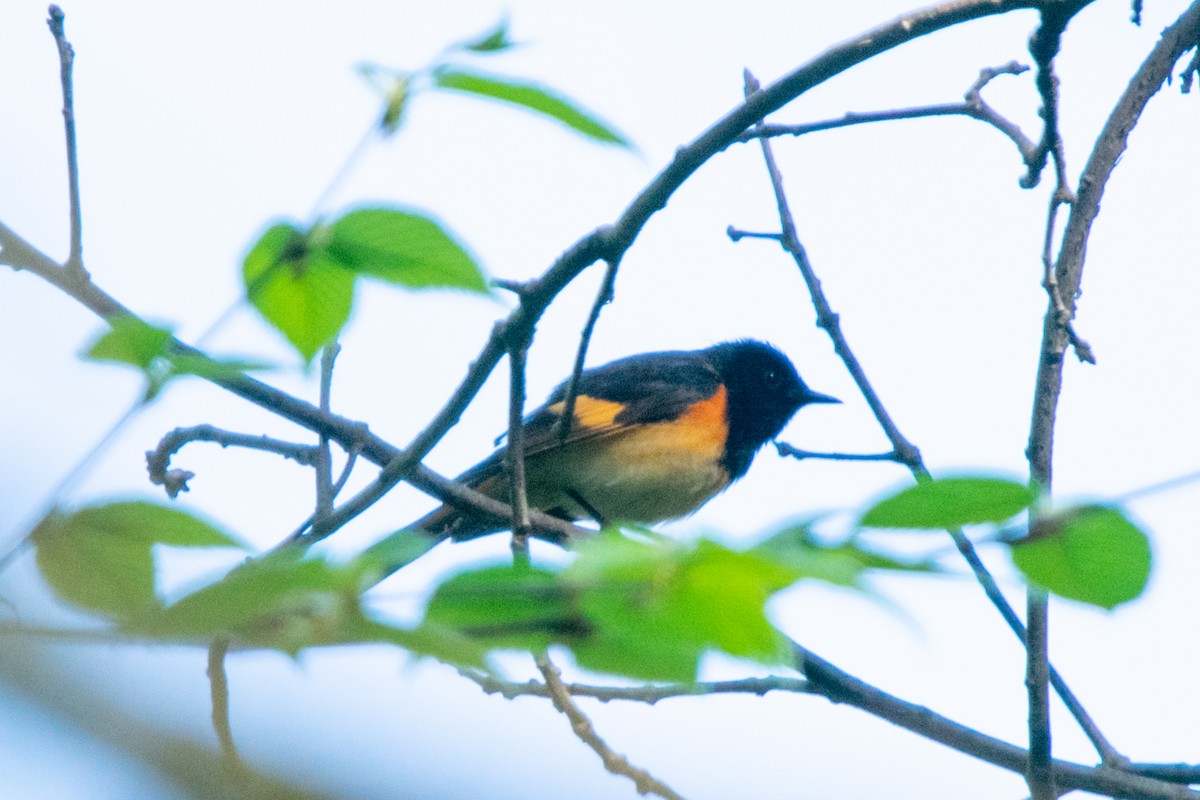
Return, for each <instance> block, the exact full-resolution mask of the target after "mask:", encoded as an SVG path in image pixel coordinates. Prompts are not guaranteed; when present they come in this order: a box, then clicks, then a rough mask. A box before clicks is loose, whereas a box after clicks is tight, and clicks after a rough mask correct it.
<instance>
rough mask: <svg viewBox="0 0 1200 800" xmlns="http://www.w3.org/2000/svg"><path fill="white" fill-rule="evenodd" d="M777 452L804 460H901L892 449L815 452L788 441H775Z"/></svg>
mask: <svg viewBox="0 0 1200 800" xmlns="http://www.w3.org/2000/svg"><path fill="white" fill-rule="evenodd" d="M775 452H777V453H779V455H781V456H784V457H790V458H794V459H796V460H798V461H803V460H804V459H806V458H822V459H826V460H828V461H897V462H898V461H899V460H900V456H899V454H898V453H897V452H896V451H895V450H892V451H890V452H887V453H814V452H813V451H812V450H801V449H800V448H798V447H792V446H791V445H790V444H788V443H787V442H775Z"/></svg>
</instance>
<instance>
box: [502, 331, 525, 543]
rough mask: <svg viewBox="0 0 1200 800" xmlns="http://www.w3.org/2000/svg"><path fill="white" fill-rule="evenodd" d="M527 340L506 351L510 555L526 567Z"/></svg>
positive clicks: (506, 456)
mask: <svg viewBox="0 0 1200 800" xmlns="http://www.w3.org/2000/svg"><path fill="white" fill-rule="evenodd" d="M528 350H529V340H528V339H523V340H521V341H519V342H513V343H512V344H511V345H510V347H509V351H508V374H509V395H508V447H507V448H506V449H505V458H506V461H507V462H508V464H507V466H508V482H509V492H510V495H511V498H510V499H511V500H512V552H513V561H514V562H515V563H516V564H524V565H525V566H528V565H529V497H528V495H527V494H526V487H525V355H526V353H527V352H528Z"/></svg>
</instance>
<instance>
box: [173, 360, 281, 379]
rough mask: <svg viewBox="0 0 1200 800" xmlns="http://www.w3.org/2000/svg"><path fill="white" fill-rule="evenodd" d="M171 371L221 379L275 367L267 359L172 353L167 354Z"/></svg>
mask: <svg viewBox="0 0 1200 800" xmlns="http://www.w3.org/2000/svg"><path fill="white" fill-rule="evenodd" d="M167 358H168V360H169V361H170V363H171V369H172V371H173V372H174V373H175V374H177V375H195V376H197V377H200V378H211V379H214V380H223V379H228V378H235V377H237V376H238V375H241V374H242V373H245V372H255V371H261V370H267V369H275V365H274V364H271V363H270V362H267V361H259V360H256V359H249V358H214V357H212V356H207V355H205V354H203V353H174V354H171V355H169V356H168V357H167Z"/></svg>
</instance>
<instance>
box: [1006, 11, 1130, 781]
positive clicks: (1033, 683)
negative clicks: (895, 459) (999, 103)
mask: <svg viewBox="0 0 1200 800" xmlns="http://www.w3.org/2000/svg"><path fill="white" fill-rule="evenodd" d="M1080 8H1082V6H1081V7H1080ZM1077 11H1078V9H1075V10H1074V11H1073V10H1071V9H1070V8H1062V9H1055V10H1053V11H1050V10H1047V9H1043V10H1042V12H1041V22H1040V24H1039V25H1038V27H1037V30H1035V31H1034V32H1033V35H1032V36H1031V37H1030V38H1029V52H1030V54H1031V55H1032V56H1033V60H1034V62H1035V64H1036V65H1037V72H1036V74H1035V76H1034V83H1035V85H1036V86H1037V89H1038V94H1040V95H1041V97H1042V107H1041V111H1040V114H1041V117H1042V138H1041V141H1040V142H1039V143H1038V147H1037V150H1036V153H1035V158H1034V159H1033V160H1032V161H1030V162H1029V171H1028V173H1026V175H1025V177H1024V178H1023V179H1022V181H1021V185H1022V186H1024V187H1026V188H1031V187H1033V186H1036V185H1037V184H1038V181H1039V180H1040V178H1041V172H1042V170H1043V169H1044V168H1045V166H1046V159H1047V157H1048V156H1053V160H1054V167H1055V179H1056V183H1055V190H1054V192H1053V193H1052V194H1051V197H1050V209H1049V212H1048V214H1047V221H1046V234H1045V245H1044V252H1043V257H1042V259H1043V264H1044V269H1045V270H1046V277H1045V278H1044V279H1043V286H1044V287H1045V289H1046V291H1047V293H1048V294H1049V295H1050V305H1051V307H1053V308H1055V309H1056V313H1057V314H1058V319H1059V322H1060V324H1062V325H1064V326H1067V325H1069V320H1070V314H1069V313H1068V312H1067V311H1066V304H1065V303H1064V302H1063V299H1062V296H1061V294H1060V291H1059V286H1058V282H1057V280H1056V278H1055V276H1054V273H1053V271H1052V270H1051V269H1050V266H1049V264H1050V259H1049V250H1050V241H1051V237H1053V235H1054V225H1055V219H1056V216H1057V212H1058V207H1059V206H1060V205H1063V204H1069V203H1071V202H1073V200H1074V197H1073V195H1072V194H1071V192H1070V189H1069V187H1068V182H1067V174H1066V155H1065V153H1064V149H1063V141H1062V135H1061V134H1060V132H1059V130H1058V84H1059V81H1058V75H1057V74H1055V71H1054V58H1055V57H1056V56H1057V55H1058V52H1059V49H1060V47H1061V45H1062V35H1063V32H1064V31H1065V30H1066V27H1067V24H1068V23H1069V22H1070V21H1071V18H1072V17H1073V16H1074V15H1075V13H1076V12H1077ZM1070 335H1071V338H1072V339H1076V340H1077V337H1075V335H1074V331H1073V330H1072V331H1071V334H1070ZM1076 353H1077V354H1079V358H1080V359H1081V360H1084V359H1085V356H1084V354H1085V353H1086V354H1087V356H1088V357H1090V358H1092V360H1093V361H1094V360H1095V358H1094V356H1092V355H1091V349H1090V348H1086V349H1085V348H1080V349H1078V350H1076ZM1042 477H1043V476H1041V475H1039V474H1037V473H1036V470H1035V471H1033V472H1031V474H1030V479H1031V480H1032V481H1033V482H1034V483H1035V484H1037V485H1040V486H1043V487H1045V488H1046V490H1047V491H1048V490H1049V486H1050V484H1049V482H1048V481H1047V482H1044V483H1043V482H1042ZM1046 477H1047V478H1048V477H1049V476H1048V475H1047V476H1046ZM1033 517H1036V513H1033V514H1031V521H1030V524H1031V525H1032V524H1033V519H1032V518H1033ZM1025 594H1026V599H1025V625H1026V632H1025V690H1026V697H1027V705H1028V708H1029V719H1028V728H1029V768H1028V769H1027V770H1026V773H1025V781H1026V783H1027V784H1028V785H1029V794H1030V800H1057V798H1058V791H1057V789H1056V787H1055V785H1054V773H1053V770H1052V769H1051V766H1050V764H1051V760H1052V758H1053V752H1052V747H1051V744H1052V741H1053V739H1052V735H1051V731H1050V690H1049V685H1048V684H1049V680H1050V661H1049V659H1050V656H1049V650H1050V634H1049V630H1050V598H1049V595H1048V594H1047V593H1046V591H1045V590H1043V589H1041V588H1039V587H1037V586H1034V585H1032V584H1030V585H1029V586H1028V587H1027V588H1026V590H1025ZM1101 741H1104V740H1101ZM1099 752H1100V755H1101V758H1102V759H1103V760H1108V759H1109V758H1110V754H1111V747H1108V745H1107V742H1105V743H1104V747H1101V748H1099Z"/></svg>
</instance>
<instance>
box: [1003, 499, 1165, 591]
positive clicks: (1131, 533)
mask: <svg viewBox="0 0 1200 800" xmlns="http://www.w3.org/2000/svg"><path fill="white" fill-rule="evenodd" d="M1012 559H1013V563H1014V564H1016V566H1017V569H1019V570H1021V572H1023V573H1024V574H1025V577H1026V578H1028V579H1029V580H1030V581H1031V582H1033V583H1035V584H1037V585H1039V586H1041V587H1043V588H1045V589H1047V590H1049V591H1051V592H1053V593H1054V594H1057V595H1059V596H1061V597H1067V598H1070V599H1072V600H1079V601H1082V602H1084V603H1090V604H1092V605H1096V606H1100V607H1101V608H1107V609H1112V608H1115V607H1116V606H1118V605H1120V604H1121V603H1126V602H1128V601H1130V600H1133V599H1134V598H1136V597H1138V596H1140V595H1141V593H1142V592H1143V591H1144V590H1145V588H1146V583H1147V581H1149V579H1150V563H1151V555H1150V541H1149V539H1148V538H1147V536H1146V534H1145V533H1143V532H1142V530H1141V529H1140V528H1138V527H1137V526H1136V525H1134V524H1133V523H1132V522H1130V521H1129V519H1127V518H1126V517H1125V515H1124V514H1122V513H1121V511H1119V510H1118V509H1115V508H1110V507H1107V506H1084V507H1081V508H1076V509H1071V510H1069V511H1064V512H1061V513H1058V514H1055V515H1053V516H1050V517H1047V518H1045V519H1042V520H1040V521H1039V523H1038V524H1037V526H1036V527H1035V528H1034V530H1033V531H1032V533H1031V535H1030V537H1029V538H1028V539H1025V540H1023V541H1020V542H1017V543H1014V544H1013V545H1012Z"/></svg>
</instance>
